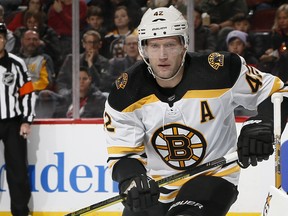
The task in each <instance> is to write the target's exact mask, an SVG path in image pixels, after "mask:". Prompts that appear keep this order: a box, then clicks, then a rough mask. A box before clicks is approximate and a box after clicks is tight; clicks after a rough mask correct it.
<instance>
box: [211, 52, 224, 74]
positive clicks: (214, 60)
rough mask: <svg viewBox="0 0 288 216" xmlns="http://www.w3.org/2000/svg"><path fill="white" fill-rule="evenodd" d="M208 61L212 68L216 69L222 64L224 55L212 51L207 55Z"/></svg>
mask: <svg viewBox="0 0 288 216" xmlns="http://www.w3.org/2000/svg"><path fill="white" fill-rule="evenodd" d="M208 63H209V65H210V66H211V67H212V68H214V69H215V70H218V68H219V67H222V66H223V65H224V55H223V54H220V53H217V52H213V53H211V54H210V55H209V56H208Z"/></svg>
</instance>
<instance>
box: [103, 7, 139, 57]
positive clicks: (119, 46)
mask: <svg viewBox="0 0 288 216" xmlns="http://www.w3.org/2000/svg"><path fill="white" fill-rule="evenodd" d="M133 19H134V18H133ZM114 25H115V27H114V29H113V30H112V31H111V32H108V33H107V34H106V36H105V38H104V48H106V49H107V48H108V49H109V50H105V51H104V53H105V57H107V58H109V59H110V58H113V57H116V58H123V57H124V50H123V45H124V41H125V37H126V36H128V35H130V34H137V31H136V30H135V28H134V26H133V25H132V23H131V18H130V17H129V14H128V9H127V7H126V6H119V7H117V8H116V10H115V13H114Z"/></svg>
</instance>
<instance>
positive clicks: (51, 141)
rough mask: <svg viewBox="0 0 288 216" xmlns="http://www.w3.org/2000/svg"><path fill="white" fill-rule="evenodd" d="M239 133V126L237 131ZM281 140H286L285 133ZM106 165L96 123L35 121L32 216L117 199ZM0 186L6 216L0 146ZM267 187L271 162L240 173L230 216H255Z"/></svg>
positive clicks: (116, 210)
mask: <svg viewBox="0 0 288 216" xmlns="http://www.w3.org/2000/svg"><path fill="white" fill-rule="evenodd" d="M240 127H241V122H238V123H237V129H238V131H239V129H240ZM282 139H283V140H287V139H288V131H287V127H286V130H285V132H284V135H283V136H282ZM106 159H107V152H106V148H105V140H104V131H103V122H102V120H101V119H99V120H78V121H76V120H71V121H67V120H60V121H49V120H48V121H36V122H35V124H33V126H32V134H31V135H30V136H29V172H30V178H31V185H32V198H31V201H30V208H31V209H32V210H33V216H46V215H47V216H58V215H59V216H60V215H64V214H65V213H68V212H72V211H76V210H77V209H81V208H83V207H86V206H89V205H92V204H94V203H97V202H100V201H102V200H105V199H108V198H110V197H113V196H116V195H118V188H117V184H115V183H114V182H112V181H111V177H110V173H109V171H108V170H107V167H106ZM0 180H1V181H0V204H1V205H0V216H6V215H7V216H8V215H10V214H8V212H9V206H10V202H9V194H8V193H9V192H8V187H7V182H6V174H5V169H4V160H3V145H0ZM270 185H274V157H270V159H269V161H265V162H263V163H261V164H260V165H258V166H257V167H251V168H249V169H246V170H243V171H242V174H241V177H240V184H239V190H240V194H239V198H238V200H237V202H236V203H235V204H234V205H233V206H232V208H231V209H230V213H229V216H238V215H241V216H242V215H243V216H256V215H257V216H259V215H260V213H261V212H262V210H263V207H264V204H265V199H266V196H267V192H268V190H269V186H270ZM121 210H122V205H121V204H120V203H119V204H115V205H113V206H110V207H108V208H105V209H103V210H101V211H99V212H93V213H91V214H88V215H95V216H98V215H99V216H100V215H101V216H106V215H107V216H108V215H109V216H118V215H119V216H120V215H121Z"/></svg>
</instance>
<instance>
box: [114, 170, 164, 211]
mask: <svg viewBox="0 0 288 216" xmlns="http://www.w3.org/2000/svg"><path fill="white" fill-rule="evenodd" d="M119 190H120V194H121V195H122V196H123V197H124V201H123V205H124V206H125V207H126V208H128V209H129V210H130V211H134V212H137V211H141V210H144V209H147V208H149V207H151V206H153V205H156V204H157V203H158V199H159V194H160V191H159V187H158V184H157V183H156V182H155V181H154V180H153V179H152V178H150V177H148V176H147V175H140V176H136V177H133V178H131V179H129V180H126V181H124V182H122V183H120V184H119Z"/></svg>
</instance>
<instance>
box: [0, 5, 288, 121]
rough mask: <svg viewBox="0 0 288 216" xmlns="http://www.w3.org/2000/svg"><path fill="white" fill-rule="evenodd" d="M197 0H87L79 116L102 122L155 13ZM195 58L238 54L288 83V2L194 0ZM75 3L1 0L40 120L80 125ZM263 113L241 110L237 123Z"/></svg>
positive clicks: (11, 45) (82, 14)
mask: <svg viewBox="0 0 288 216" xmlns="http://www.w3.org/2000/svg"><path fill="white" fill-rule="evenodd" d="M188 1H189V0H79V19H80V41H79V50H80V54H79V58H80V68H79V83H80V88H79V95H80V98H79V101H80V103H79V105H80V107H79V116H80V117H81V118H101V117H102V112H103V109H104V103H105V98H107V96H108V95H109V91H110V89H111V86H112V83H113V82H114V80H115V79H117V77H118V76H119V75H120V74H121V73H122V72H124V71H125V70H127V69H128V68H129V67H130V66H131V65H133V64H134V63H135V62H136V61H138V60H140V59H141V58H140V57H139V53H138V47H137V26H138V25H139V22H140V19H141V17H142V15H143V14H144V12H145V11H146V10H147V9H148V8H155V7H161V6H164V7H167V6H169V5H174V6H175V7H176V8H177V9H178V10H180V11H181V12H182V13H183V15H184V16H186V17H187V16H188V13H189V12H188V11H187V4H188ZM193 5H194V11H191V13H192V15H193V20H194V23H193V24H194V44H195V46H194V49H195V50H194V51H196V52H215V51H216V52H217V51H220V50H226V51H230V52H235V53H237V54H239V55H241V56H243V57H244V58H245V59H246V62H247V64H249V65H253V66H254V67H256V68H259V69H261V70H262V71H266V72H268V73H273V74H276V75H278V76H279V77H280V78H281V79H282V80H283V81H284V82H287V78H288V59H287V58H288V52H287V46H288V0H274V1H273V0H194V4H193ZM72 17H73V16H72V0H9V1H5V0H0V22H5V24H6V26H7V28H8V30H9V31H8V38H7V40H8V43H7V45H6V50H7V51H8V52H12V53H14V54H16V55H18V56H20V57H21V58H23V59H24V61H25V62H26V64H27V66H28V69H29V72H30V76H31V77H32V81H33V86H34V89H35V92H36V94H37V101H36V107H35V110H36V118H73V115H72V110H73V100H72V99H73V95H72V92H73V91H72V90H73V89H72V79H73V70H72V30H73V29H72V28H73V25H72ZM255 112H256V111H249V110H245V109H243V108H242V107H239V108H237V109H236V110H235V115H236V116H241V115H245V116H249V115H254V114H255Z"/></svg>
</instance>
